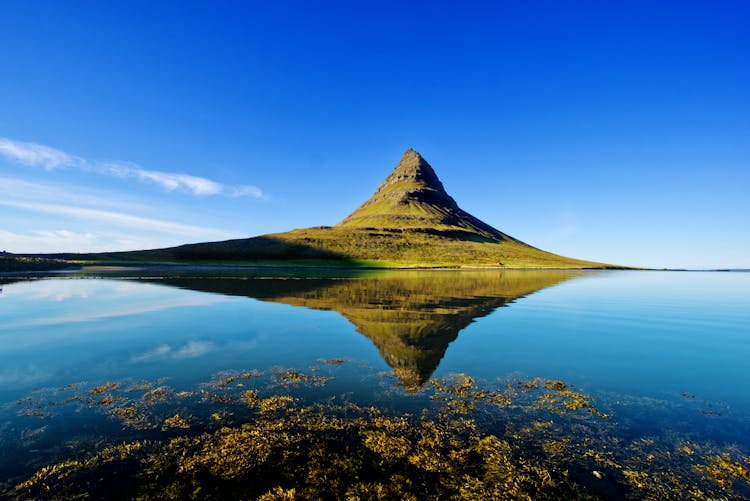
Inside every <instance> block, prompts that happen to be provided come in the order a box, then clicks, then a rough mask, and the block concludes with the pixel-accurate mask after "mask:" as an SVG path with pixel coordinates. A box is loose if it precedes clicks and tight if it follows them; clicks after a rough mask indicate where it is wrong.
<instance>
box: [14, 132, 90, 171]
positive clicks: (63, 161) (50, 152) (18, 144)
mask: <svg viewBox="0 0 750 501" xmlns="http://www.w3.org/2000/svg"><path fill="white" fill-rule="evenodd" d="M0 155H3V156H5V157H7V158H10V159H11V160H15V161H16V162H20V163H22V164H25V165H31V166H34V167H44V168H45V169H56V168H58V167H71V166H75V165H80V164H81V163H82V159H80V158H78V157H74V156H72V155H68V154H67V153H65V152H63V151H60V150H56V149H54V148H50V147H49V146H44V145H42V144H36V143H24V142H22V141H13V140H10V139H8V138H4V137H0Z"/></svg>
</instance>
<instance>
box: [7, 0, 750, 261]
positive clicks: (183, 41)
mask: <svg viewBox="0 0 750 501" xmlns="http://www.w3.org/2000/svg"><path fill="white" fill-rule="evenodd" d="M0 9H1V11H2V15H0V53H2V61H1V62H0V247H2V248H4V249H6V250H8V251H12V252H50V251H75V250H79V251H99V250H127V249H135V248H152V247H160V246H167V245H175V244H180V243H185V242H197V241H205V240H217V239H225V238H235V237H245V236H253V235H257V234H263V233H269V232H276V231H285V230H289V229H292V228H295V227H306V226H313V225H325V224H327V225H332V224H335V223H336V222H338V221H339V220H341V219H343V218H344V217H345V216H346V215H347V214H348V213H349V212H350V211H352V210H353V209H354V208H355V207H356V206H357V205H358V204H359V203H361V202H362V201H364V200H365V199H367V197H369V196H370V195H371V193H372V192H373V191H374V190H375V188H376V187H377V185H378V184H379V182H380V181H381V180H382V179H383V178H384V177H385V176H386V175H387V174H388V173H389V172H390V170H391V169H392V168H393V167H394V166H395V164H396V163H397V162H398V160H399V158H400V157H401V154H402V153H403V151H404V150H405V149H406V148H408V147H413V148H415V149H417V150H418V151H420V152H421V153H422V154H423V156H424V157H425V158H426V159H427V160H428V161H429V162H430V163H431V164H432V165H433V167H434V168H435V169H436V171H437V173H438V175H439V176H440V177H441V179H442V180H443V183H444V185H445V186H446V188H447V190H448V192H449V193H451V194H452V195H453V197H454V198H455V199H456V200H457V201H458V202H459V204H460V205H461V206H462V207H463V208H464V209H466V210H468V211H469V212H471V213H472V214H474V215H476V216H477V217H479V218H481V219H483V220H484V221H486V222H488V223H489V224H492V225H493V226H495V227H497V228H499V229H500V230H502V231H504V232H506V233H509V234H511V235H513V236H515V237H516V238H519V239H521V240H524V241H526V242H528V243H530V244H532V245H534V246H537V247H541V248H543V249H546V250H550V251H553V252H557V253H560V254H563V255H568V256H574V257H578V258H585V259H592V260H597V261H606V262H612V263H619V264H626V265H641V266H652V267H744V268H750V251H748V249H750V223H748V215H749V214H750V201H748V200H750V197H749V196H748V195H747V192H748V191H749V190H748V189H749V188H750V165H749V161H750V64H749V62H748V55H749V54H750V30H748V29H747V26H750V5H749V4H748V3H747V2H744V1H735V2H727V1H705V2H691V1H681V2H635V1H622V2H617V1H613V2H601V1H590V2H587V1H565V2H559V1H549V2H543V1H535V0H525V1H521V0H519V1H497V2H465V3H456V2H446V3H442V2H411V3H406V2H385V1H384V2H283V1H280V2H257V3H250V2H203V3H190V2H153V1H150V2H135V1H133V2H100V1H91V2H86V1H77V2H67V3H65V4H64V5H63V4H61V3H60V2H39V1H10V0H9V1H5V2H3V4H2V7H1V8H0Z"/></svg>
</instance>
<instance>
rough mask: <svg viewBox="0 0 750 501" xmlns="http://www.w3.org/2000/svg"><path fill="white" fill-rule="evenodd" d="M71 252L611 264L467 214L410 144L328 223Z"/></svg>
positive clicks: (262, 260)
mask: <svg viewBox="0 0 750 501" xmlns="http://www.w3.org/2000/svg"><path fill="white" fill-rule="evenodd" d="M65 257H66V258H68V259H71V258H76V256H71V255H68V256H65ZM77 257H78V258H79V259H80V258H82V259H94V260H99V261H101V260H109V261H141V262H142V261H146V262H153V261H159V262H178V263H193V262H203V263H205V262H210V263H223V262H226V261H233V262H235V263H238V264H239V263H241V264H260V265H264V264H272V265H273V264H276V265H290V264H291V265H305V264H309V265H321V264H327V265H344V266H362V265H365V266H375V267H440V266H445V267H456V266H469V267H495V268H496V267H506V268H605V267H611V266H609V265H605V264H602V263H596V262H590V261H582V260H577V259H571V258H567V257H563V256H558V255H556V254H552V253H549V252H545V251H543V250H540V249H537V248H535V247H532V246H530V245H528V244H525V243H524V242H521V241H520V240H517V239H515V238H513V237H511V236H509V235H506V234H505V233H503V232H501V231H499V230H497V229H496V228H493V227H492V226H490V225H488V224H486V223H484V222H483V221H481V220H479V219H478V218H476V217H474V216H472V215H471V214H469V213H467V212H466V211H464V210H463V209H461V208H460V207H459V206H458V204H457V203H456V201H455V200H454V199H453V198H451V196H450V195H448V193H447V192H446V191H445V188H444V187H443V184H442V183H441V182H440V179H439V178H438V176H437V174H436V173H435V171H434V170H433V168H432V167H431V166H430V164H428V163H427V161H425V159H424V158H422V156H421V155H419V153H417V152H416V151H414V150H412V149H409V150H407V151H406V152H405V153H404V156H403V158H402V159H401V161H400V162H399V163H398V165H397V166H396V168H395V169H394V170H393V172H392V173H391V174H390V175H389V176H388V177H387V178H386V179H385V181H383V183H382V184H381V185H380V187H379V188H378V189H377V191H376V192H375V194H374V195H373V196H372V197H371V198H370V199H369V200H367V201H366V202H365V203H363V204H362V205H361V206H360V207H359V208H357V209H356V210H355V211H354V212H352V213H351V214H350V215H349V216H347V217H346V218H345V219H344V220H343V221H341V222H340V223H339V224H337V225H335V226H333V227H328V226H321V227H314V228H305V229H297V230H293V231H289V232H286V233H276V234H270V235H263V236H259V237H254V238H246V239H237V240H227V241H224V242H208V243H200V244H188V245H181V246H179V247H173V248H168V249H157V250H150V251H137V252H123V253H110V254H99V255H89V256H82V255H81V256H77Z"/></svg>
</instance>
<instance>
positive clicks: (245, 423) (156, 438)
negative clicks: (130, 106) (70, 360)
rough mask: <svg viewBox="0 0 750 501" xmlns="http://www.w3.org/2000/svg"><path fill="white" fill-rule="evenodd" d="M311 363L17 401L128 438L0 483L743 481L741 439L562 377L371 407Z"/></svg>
mask: <svg viewBox="0 0 750 501" xmlns="http://www.w3.org/2000/svg"><path fill="white" fill-rule="evenodd" d="M339 365H340V364H332V365H329V366H327V368H328V370H329V371H335V370H338V367H339ZM319 372H320V369H319V368H316V367H312V368H309V369H306V370H304V371H301V370H293V369H277V370H274V371H270V372H269V373H265V374H264V373H259V372H255V371H252V372H237V373H222V374H220V375H217V376H216V377H214V378H213V379H212V380H211V381H209V382H208V383H206V384H203V385H200V386H199V387H198V388H196V389H195V390H189V391H185V390H183V391H176V390H175V389H172V388H169V387H167V386H166V385H165V384H164V382H163V381H158V382H155V383H153V384H147V383H142V382H141V383H137V384H131V385H127V384H124V383H119V382H111V383H106V384H102V385H99V386H97V387H95V388H92V389H90V390H86V388H85V385H77V386H72V387H71V386H69V387H66V388H61V389H58V390H55V391H53V392H51V393H50V394H48V395H44V396H43V397H35V398H32V399H27V400H23V401H21V402H20V403H19V404H20V407H21V408H22V409H26V408H33V409H38V410H39V411H40V413H39V414H35V413H27V414H31V417H30V419H34V420H37V419H54V414H55V410H54V409H55V408H57V407H58V406H61V405H66V406H71V405H72V406H78V408H77V409H76V410H77V411H78V412H95V413H101V414H103V415H105V416H107V417H108V418H109V419H112V420H115V421H117V422H119V423H120V424H121V425H122V426H123V428H124V430H126V432H128V433H129V434H130V437H131V438H130V439H128V440H125V441H120V442H118V443H112V442H108V441H107V440H101V439H99V440H90V439H85V438H83V439H80V440H78V441H77V442H76V441H75V440H71V441H68V442H67V443H66V453H65V455H63V456H61V457H60V458H59V460H58V461H57V462H55V463H53V464H48V465H46V466H42V467H40V468H38V469H37V471H36V473H34V474H33V475H31V476H29V477H28V478H23V479H18V480H16V481H15V482H13V483H11V484H8V485H6V486H0V497H8V498H11V499H75V498H107V499H126V498H127V499H153V498H158V499H263V500H271V499H282V500H283V499H465V500H480V499H482V500H483V499H523V500H529V499H563V498H564V499H599V498H620V499H626V498H631V499H674V500H678V499H679V500H683V499H717V500H718V499H743V498H746V497H747V496H748V492H749V491H750V469H749V468H748V467H749V466H750V457H748V456H747V455H746V454H743V453H742V451H740V450H738V449H736V448H733V447H723V448H722V447H717V446H715V445H712V444H709V443H699V442H696V441H693V440H687V439H684V438H675V439H674V440H672V441H668V440H663V439H661V438H649V437H640V438H636V439H632V438H631V439H625V438H623V437H622V436H620V435H618V433H617V432H618V429H617V422H616V416H615V417H609V416H607V415H606V414H605V413H603V412H602V411H600V410H599V409H597V408H596V406H595V403H594V401H593V399H592V398H591V397H590V396H588V395H585V394H583V393H580V392H579V391H578V390H577V389H575V388H573V387H571V386H570V385H568V384H566V383H564V382H562V381H557V380H549V379H541V378H535V379H524V380H508V381H504V382H502V383H498V384H496V385H493V386H487V385H479V384H477V382H476V381H475V380H474V379H473V378H471V377H470V376H468V375H464V374H458V375H453V376H450V377H446V378H441V379H433V380H430V384H429V385H428V386H427V387H426V388H425V389H423V390H421V391H412V392H404V391H402V392H401V393H398V394H397V395H396V394H392V395H389V396H388V398H389V399H392V398H395V399H397V400H400V401H399V402H398V404H399V405H394V406H388V405H380V406H378V407H375V406H371V405H367V404H363V403H357V402H354V401H348V400H347V399H346V398H343V397H342V396H341V395H337V394H335V393H333V394H331V393H325V390H326V386H327V385H328V383H329V381H330V380H331V378H332V377H333V372H329V373H328V374H327V375H326V376H323V375H321V374H320V373H319ZM371 377H373V378H374V379H377V377H375V376H371ZM290 382H291V383H293V384H290ZM71 392H72V393H73V395H71V394H70V393H71ZM71 397H76V398H71ZM55 398H57V399H58V400H54V399H55ZM40 399H41V400H44V401H45V402H46V403H41V402H39V400H40ZM104 400H106V401H107V402H108V404H107V405H103V404H102V402H103V401H104ZM64 402H67V403H64ZM404 402H406V403H407V404H408V403H411V404H413V405H411V406H408V405H407V406H404V405H401V404H403V403H404ZM63 403H64V404H63ZM407 407H408V408H410V409H411V411H406V410H403V408H407ZM399 409H402V410H399ZM50 416H51V417H50Z"/></svg>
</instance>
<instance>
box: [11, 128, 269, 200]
mask: <svg viewBox="0 0 750 501" xmlns="http://www.w3.org/2000/svg"><path fill="white" fill-rule="evenodd" d="M0 155H2V156H4V157H6V158H8V159H10V160H12V161H15V162H18V163H21V164H24V165H29V166H32V167H43V168H45V169H47V170H51V169H55V168H58V167H75V168H79V169H81V170H84V171H90V172H95V173H97V174H104V175H109V176H114V177H119V178H134V179H138V180H139V181H142V182H148V183H153V184H156V185H158V186H161V187H162V188H163V189H165V190H167V191H182V192H186V193H190V194H192V195H196V196H213V195H220V194H222V195H229V196H235V197H245V196H249V197H253V198H264V194H263V190H261V189H260V188H258V187H257V186H252V185H243V186H229V185H224V184H222V183H219V182H217V181H213V180H211V179H207V178H204V177H199V176H192V175H190V174H184V173H179V172H163V171H155V170H146V169H143V168H141V167H140V166H139V165H137V164H134V163H130V162H101V161H94V160H86V159H84V158H81V157H77V156H74V155H70V154H68V153H65V152H64V151H60V150H56V149H54V148H51V147H49V146H44V145H41V144H36V143H26V142H23V141H15V140H12V139H8V138H2V137H0Z"/></svg>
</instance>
